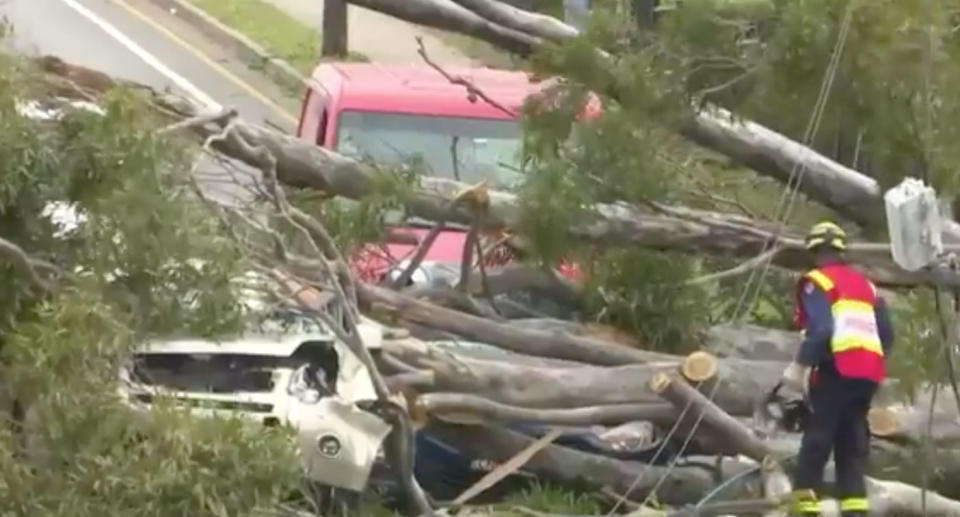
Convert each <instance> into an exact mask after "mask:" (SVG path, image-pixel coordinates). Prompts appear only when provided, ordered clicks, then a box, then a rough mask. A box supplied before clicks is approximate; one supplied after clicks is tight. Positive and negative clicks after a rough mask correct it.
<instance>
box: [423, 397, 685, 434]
mask: <svg viewBox="0 0 960 517" xmlns="http://www.w3.org/2000/svg"><path fill="white" fill-rule="evenodd" d="M416 408H417V409H416V410H417V411H423V412H425V413H427V414H432V415H443V414H444V413H458V414H464V413H471V414H473V415H476V418H477V419H478V420H479V421H481V422H483V421H486V422H491V421H493V422H536V423H541V424H552V425H565V426H591V425H619V424H623V423H626V422H634V421H640V420H644V421H648V422H651V423H654V424H656V425H658V426H661V427H664V426H670V425H672V424H673V422H674V421H676V419H677V416H678V415H679V412H678V411H676V410H675V409H674V408H673V406H671V405H670V404H615V405H608V406H588V407H570V408H566V409H531V408H524V407H518V406H510V405H507V404H501V403H499V402H495V401H492V400H488V399H485V398H483V397H478V396H476V395H471V394H461V393H426V394H424V395H421V396H419V397H418V398H417V399H416ZM441 419H443V418H442V417H441Z"/></svg>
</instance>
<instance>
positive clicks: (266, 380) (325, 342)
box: [120, 311, 390, 491]
mask: <svg viewBox="0 0 960 517" xmlns="http://www.w3.org/2000/svg"><path fill="white" fill-rule="evenodd" d="M361 331H362V332H363V333H364V334H365V339H364V342H365V343H366V344H367V346H368V347H376V346H379V340H378V339H377V337H378V335H379V328H376V327H368V326H364V327H362V328H361ZM120 379H121V381H122V382H121V388H120V389H121V395H122V397H123V398H124V400H125V401H127V402H128V403H129V404H130V405H132V406H133V407H135V408H139V409H144V410H146V409H148V408H149V407H150V406H151V405H152V404H153V403H155V402H156V401H157V400H158V398H159V397H165V398H167V400H171V401H173V402H175V403H178V404H184V405H187V406H188V407H189V408H190V411H191V412H192V413H193V414H196V415H197V416H200V417H203V416H212V415H225V416H228V415H229V416H240V417H242V418H245V419H250V420H252V421H254V422H257V423H259V424H262V425H266V426H271V425H289V426H292V427H293V428H295V429H296V430H297V435H298V438H299V448H300V455H301V458H302V461H303V468H304V472H305V475H306V477H307V478H308V479H310V480H311V481H313V482H316V483H319V484H321V485H324V486H329V487H333V488H342V489H348V490H353V491H360V490H362V489H363V488H364V487H365V486H366V484H367V481H368V478H369V476H370V472H371V469H372V467H373V464H374V463H375V462H376V461H377V459H378V455H380V451H381V444H382V442H383V440H384V439H385V438H386V436H387V434H389V432H390V426H389V425H387V424H386V423H384V422H383V421H382V420H381V419H380V418H379V417H377V416H375V415H373V414H371V413H368V412H365V411H363V410H361V409H360V408H358V407H357V402H360V401H363V400H372V399H375V398H376V396H375V393H374V390H373V383H372V381H371V378H370V372H369V371H367V369H366V367H365V366H364V364H363V363H362V362H361V361H360V359H359V358H358V357H357V356H356V355H355V354H354V353H353V352H351V351H350V350H349V348H348V347H347V346H346V345H345V344H344V343H342V342H341V341H339V340H338V339H336V338H335V337H334V336H333V334H331V333H329V332H327V331H325V329H323V328H322V327H320V326H319V325H318V324H316V323H314V322H313V321H312V320H311V319H310V318H309V317H307V316H306V315H302V314H300V313H298V312H296V311H287V312H284V313H280V314H275V315H274V316H273V317H271V318H270V319H268V320H267V321H266V324H265V325H260V326H258V328H257V329H256V332H248V333H245V334H244V335H243V336H242V337H238V338H231V339H229V340H220V341H212V340H201V339H190V338H185V339H166V340H158V341H151V342H148V343H146V344H145V345H144V346H143V347H141V348H140V349H138V350H137V351H136V352H135V353H134V355H133V357H131V359H130V360H129V361H127V362H126V364H124V366H123V367H122V368H121V371H120Z"/></svg>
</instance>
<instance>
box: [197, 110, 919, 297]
mask: <svg viewBox="0 0 960 517" xmlns="http://www.w3.org/2000/svg"><path fill="white" fill-rule="evenodd" d="M234 127H235V128H236V131H237V132H238V133H239V134H240V135H241V136H242V137H243V138H244V139H245V140H246V141H248V142H250V143H251V144H254V145H263V146H265V147H266V148H268V149H269V150H270V151H271V152H273V154H274V156H276V157H277V176H278V178H279V179H280V181H282V182H284V183H286V184H288V185H291V186H294V187H304V188H313V189H317V190H321V191H324V192H329V193H331V194H336V195H340V196H344V197H347V198H350V199H360V198H363V197H364V196H366V195H369V194H370V193H372V192H373V191H374V188H375V181H374V180H375V179H376V178H377V177H378V176H379V175H381V174H389V172H385V171H379V170H377V169H374V168H372V167H369V166H366V165H364V164H361V163H359V162H357V161H355V160H352V159H350V158H347V157H345V156H342V155H339V154H337V153H335V152H333V151H331V150H329V149H325V148H323V147H319V146H316V145H312V144H310V143H308V142H304V141H301V140H298V139H296V138H293V137H289V136H286V135H282V134H280V133H277V132H275V131H272V130H267V129H264V128H260V127H257V126H253V125H250V124H245V123H242V122H237V121H234ZM198 129H199V130H200V131H201V132H202V134H203V135H204V136H210V135H211V134H215V132H214V130H212V129H210V128H206V127H204V128H198ZM215 146H216V148H217V150H219V151H221V152H223V153H225V154H227V155H228V156H231V157H233V158H236V159H239V160H242V161H245V162H247V163H251V162H252V161H254V160H255V157H252V156H248V155H247V153H246V151H245V150H244V149H243V148H242V146H239V145H237V144H236V143H235V142H233V141H232V140H230V139H228V140H225V141H223V142H220V143H217V144H215ZM421 187H422V188H421V189H418V190H416V191H415V192H414V195H413V196H412V199H411V201H410V202H409V204H408V208H409V209H410V211H411V215H415V216H418V217H423V218H425V219H429V220H440V219H443V218H446V217H447V215H448V214H449V211H448V207H449V203H450V201H451V200H453V199H454V198H455V197H456V196H457V193H458V192H461V191H462V190H463V189H465V188H468V186H467V185H465V184H462V183H459V182H456V181H452V180H445V179H440V178H429V177H424V178H421ZM488 194H489V205H488V207H487V210H486V213H485V216H484V217H483V220H482V224H483V226H485V227H487V228H504V227H506V228H512V229H516V228H518V227H519V226H520V223H521V208H520V206H521V205H520V203H519V199H518V198H517V196H516V195H514V194H511V193H507V192H499V191H489V192H488ZM594 212H595V213H594V216H593V217H592V218H589V217H588V218H587V220H584V221H583V222H582V223H581V224H580V225H577V226H573V227H571V228H570V229H569V231H570V234H571V237H573V238H577V239H582V240H585V241H588V242H594V243H598V244H605V245H636V246H643V247H648V248H654V249H664V250H675V251H682V252H688V253H710V254H714V255H721V256H736V257H753V256H756V255H757V254H758V253H760V251H761V250H762V249H764V247H765V246H766V245H767V243H768V242H773V243H775V244H776V245H777V246H779V247H780V248H782V250H781V251H780V252H779V253H777V254H776V255H775V256H774V258H773V263H774V264H776V265H778V266H780V267H784V268H787V269H793V270H806V269H807V268H809V262H808V261H809V259H808V256H807V252H806V250H805V249H804V247H803V244H802V241H801V239H799V238H798V237H779V238H775V232H776V230H777V228H775V226H774V225H772V224H769V223H760V222H758V221H754V220H751V219H749V218H746V217H742V216H738V215H734V214H724V213H718V212H709V211H702V210H694V209H689V208H684V207H667V206H661V207H658V208H656V209H649V208H642V207H638V206H628V205H622V204H617V205H606V204H600V205H596V206H595V207H594ZM473 219H474V216H473V214H471V213H470V212H469V210H467V209H460V210H456V211H454V213H453V214H452V217H451V220H454V221H456V222H459V223H461V224H470V223H471V222H472V221H473ZM847 255H848V258H849V259H850V260H851V261H852V262H853V263H855V264H857V265H858V267H859V269H861V270H862V271H863V272H864V273H865V274H866V275H867V276H868V277H870V278H871V280H873V281H874V282H875V283H877V284H878V285H890V286H910V285H917V284H920V283H926V284H929V283H933V278H932V277H931V276H930V275H929V274H928V273H924V272H918V273H909V272H906V271H903V270H902V269H900V268H899V266H897V265H896V264H895V263H894V262H893V260H892V258H891V257H890V252H889V246H888V245H886V244H851V245H850V246H849V250H848V253H847Z"/></svg>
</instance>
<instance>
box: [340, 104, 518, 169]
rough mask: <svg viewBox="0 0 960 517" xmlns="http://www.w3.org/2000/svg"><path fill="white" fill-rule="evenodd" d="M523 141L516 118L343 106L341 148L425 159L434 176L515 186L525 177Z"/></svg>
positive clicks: (399, 159) (380, 158) (389, 158)
mask: <svg viewBox="0 0 960 517" xmlns="http://www.w3.org/2000/svg"><path fill="white" fill-rule="evenodd" d="M520 146H521V129H520V125H519V124H518V123H517V122H516V121H513V120H493V119H475V118H460V117H439V116H427V115H407V114H398V113H377V112H363V111H343V112H341V113H340V119H339V129H338V132H337V143H336V150H337V152H339V153H342V154H345V155H347V156H351V157H354V158H366V159H370V160H373V161H376V162H378V163H384V164H392V165H398V164H401V163H404V162H407V161H411V160H419V161H422V163H423V164H424V167H425V174H427V175H430V176H435V177H441V178H448V179H455V180H458V181H463V182H466V183H478V182H480V181H481V180H484V179H486V180H488V181H489V182H490V185H491V186H494V187H496V188H511V187H514V186H516V184H517V182H518V180H519V178H520V173H519V172H518V171H519V161H520Z"/></svg>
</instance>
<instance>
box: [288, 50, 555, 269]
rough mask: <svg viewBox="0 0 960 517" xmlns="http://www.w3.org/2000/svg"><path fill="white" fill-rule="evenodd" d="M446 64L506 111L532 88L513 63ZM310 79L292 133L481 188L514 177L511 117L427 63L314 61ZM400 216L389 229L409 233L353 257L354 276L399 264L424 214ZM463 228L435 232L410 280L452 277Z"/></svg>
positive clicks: (516, 147)
mask: <svg viewBox="0 0 960 517" xmlns="http://www.w3.org/2000/svg"><path fill="white" fill-rule="evenodd" d="M450 73H451V74H453V75H455V76H462V77H465V78H467V79H468V80H470V81H471V82H472V83H473V84H474V85H476V87H477V88H478V89H480V90H482V91H483V92H484V93H485V94H487V95H488V96H490V97H491V98H493V99H494V100H496V101H497V102H498V103H500V104H501V105H503V106H505V107H508V108H510V109H511V110H514V111H518V110H519V109H520V108H521V106H522V104H523V102H524V101H525V100H526V99H527V98H528V97H529V96H530V95H533V94H536V93H537V92H539V91H541V88H542V86H541V85H540V84H538V83H534V82H532V81H531V80H530V78H529V76H528V75H527V74H526V73H523V72H512V71H504V70H494V69H488V68H471V69H451V70H450ZM310 84H311V86H310V88H308V89H307V92H306V96H305V98H304V101H303V107H302V110H301V114H300V123H299V127H298V128H297V136H298V137H299V138H301V139H304V140H308V141H310V142H313V143H316V144H317V145H320V146H324V147H328V148H330V149H333V150H335V151H337V152H338V153H341V154H344V155H346V156H350V157H354V158H370V159H373V160H375V161H377V162H378V163H384V164H399V163H402V162H404V161H407V160H409V159H411V158H418V159H420V160H422V163H423V164H424V166H425V170H426V174H429V175H432V176H437V177H443V178H449V179H455V180H459V181H463V182H465V183H468V184H475V183H478V182H480V181H481V180H484V179H486V180H488V182H489V185H490V187H491V188H498V189H510V188H511V187H512V186H514V185H515V184H516V181H517V180H518V179H519V173H518V172H517V169H518V167H519V159H520V149H521V144H522V134H521V127H520V124H519V122H518V121H517V120H515V119H514V118H513V117H511V116H510V115H508V114H507V113H504V111H503V110H500V109H497V108H496V107H494V106H492V105H491V104H490V103H488V102H485V101H484V100H482V99H476V98H471V96H469V95H468V92H467V90H466V88H464V87H463V86H461V85H456V84H452V83H450V81H448V80H447V79H446V78H445V77H443V75H442V74H440V73H439V72H438V71H436V70H434V69H432V68H430V67H429V66H426V65H399V66H397V65H382V64H371V63H322V64H320V65H319V66H318V67H317V68H316V69H315V70H314V72H313V76H312V80H311V81H310ZM403 225H404V226H403V228H402V229H399V228H395V229H394V230H395V231H396V230H400V232H401V233H402V234H406V235H407V237H410V239H409V242H405V243H402V242H397V240H396V239H391V242H388V243H385V245H382V246H370V247H368V248H367V249H366V250H365V251H364V252H362V253H360V254H359V256H357V257H355V258H354V260H353V265H354V268H355V269H356V272H357V273H358V275H359V276H360V277H361V279H363V280H365V281H372V282H378V281H380V280H381V279H383V277H384V275H386V274H398V272H399V271H401V270H402V269H403V267H402V265H403V264H404V260H405V259H407V258H408V257H409V255H410V254H411V253H412V252H413V250H414V249H415V248H416V242H418V241H419V239H422V238H423V237H424V236H425V235H426V234H427V233H428V231H429V230H428V227H429V223H426V222H424V224H419V223H418V222H417V221H407V222H404V223H403ZM465 237H466V233H465V232H464V231H463V229H451V230H448V231H444V232H442V233H441V234H440V235H439V237H438V238H437V240H436V242H435V243H434V244H433V246H432V247H431V248H430V250H429V252H428V254H427V256H426V259H425V260H424V262H423V265H422V267H421V268H420V269H419V270H418V271H417V272H416V274H415V276H414V279H413V281H414V282H415V283H421V282H422V283H429V282H431V281H432V280H435V279H438V278H448V279H450V280H453V281H455V280H456V277H457V276H458V267H459V264H460V261H461V260H460V259H461V256H462V252H463V244H464V240H465ZM500 259H501V261H502V260H504V258H503V257H502V256H501V257H500ZM494 260H495V259H494ZM395 264H400V267H395V266H394V265H395Z"/></svg>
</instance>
